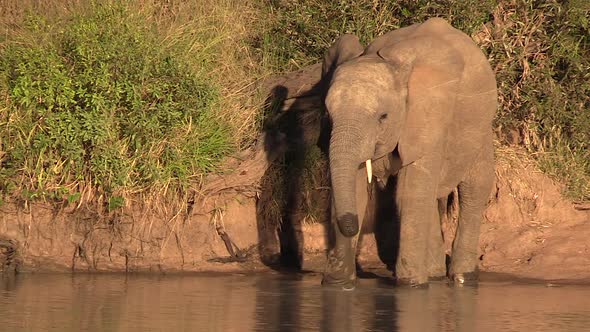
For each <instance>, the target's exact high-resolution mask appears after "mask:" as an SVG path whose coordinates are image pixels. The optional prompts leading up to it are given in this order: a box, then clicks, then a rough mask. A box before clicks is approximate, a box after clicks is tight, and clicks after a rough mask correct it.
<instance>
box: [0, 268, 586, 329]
mask: <svg viewBox="0 0 590 332" xmlns="http://www.w3.org/2000/svg"><path fill="white" fill-rule="evenodd" d="M320 279H321V276H320V275H317V274H308V275H293V274H291V275H278V274H277V275H269V274H258V275H240V274H230V275H228V274H196V275H164V276H148V275H127V276H126V275H120V274H112V275H98V274H94V275H91V274H88V275H65V274H64V275H55V274H47V275H43V274H34V275H33V274H32V275H19V276H17V277H16V278H9V279H8V278H3V279H2V278H0V331H167V332H173V331H240V332H241V331H590V286H575V285H568V286H559V287H548V286H547V285H544V284H527V283H523V282H514V281H493V282H486V281H484V282H481V283H480V285H479V286H478V287H449V286H448V285H447V284H446V283H444V282H437V283H433V284H431V286H430V287H429V288H428V289H408V288H394V287H392V286H391V285H388V284H387V283H386V282H383V281H382V280H380V279H362V280H361V281H360V284H359V286H358V288H357V289H356V290H354V291H349V292H344V291H337V290H333V289H326V288H322V287H321V286H320V285H319V282H320Z"/></svg>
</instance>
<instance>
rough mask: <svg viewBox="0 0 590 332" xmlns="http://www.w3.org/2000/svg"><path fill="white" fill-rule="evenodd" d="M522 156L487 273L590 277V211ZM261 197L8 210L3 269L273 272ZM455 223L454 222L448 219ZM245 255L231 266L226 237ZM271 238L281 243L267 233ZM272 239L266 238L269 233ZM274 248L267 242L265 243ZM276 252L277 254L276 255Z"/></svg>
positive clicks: (501, 201)
mask: <svg viewBox="0 0 590 332" xmlns="http://www.w3.org/2000/svg"><path fill="white" fill-rule="evenodd" d="M517 151H518V150H515V149H508V148H502V150H501V151H499V153H503V154H505V155H507V154H510V155H511V156H512V157H511V158H500V160H499V161H498V165H497V167H496V175H497V184H496V190H495V192H494V193H493V196H492V199H491V202H490V206H489V208H488V209H487V211H486V213H485V220H484V223H483V225H482V230H481V240H480V253H481V261H480V269H481V270H482V271H489V272H499V273H509V274H515V275H518V276H521V277H530V278H539V279H550V280H554V279H586V278H590V244H589V242H588V238H590V210H585V209H584V207H583V206H581V205H580V206H576V205H574V204H572V203H571V202H568V201H567V200H565V199H564V198H563V197H562V196H561V195H560V193H559V190H560V185H559V184H556V183H554V182H553V181H552V180H551V179H549V178H548V177H547V176H545V175H544V174H542V173H541V172H539V171H538V170H536V169H535V167H534V166H533V164H532V163H530V162H528V161H527V160H526V157H525V156H524V154H522V153H518V152H517ZM256 200H257V199H256V196H253V195H250V194H247V193H246V194H231V195H230V194H224V195H221V196H218V197H217V198H216V199H215V200H207V201H203V202H199V204H200V206H198V207H196V206H195V207H194V208H193V209H192V211H191V212H190V213H189V214H187V213H186V210H185V211H182V210H179V211H168V212H165V211H160V213H156V212H154V211H152V212H150V213H149V214H146V213H142V212H141V211H142V210H144V209H145V207H144V208H143V209H142V208H140V206H139V204H138V205H137V206H136V205H133V206H130V207H128V208H125V209H124V210H123V211H122V212H120V213H116V214H112V215H106V216H105V215H102V216H101V215H98V214H96V213H94V212H91V211H90V210H86V209H74V208H64V209H59V210H58V209H56V208H54V207H51V206H50V205H48V204H33V205H30V206H22V205H19V204H17V203H14V202H13V203H8V204H4V205H3V206H2V208H1V217H0V254H1V256H2V260H1V262H0V263H2V264H0V266H2V268H3V270H8V269H9V268H10V267H15V266H17V265H18V269H19V270H21V271H133V272H137V271H154V272H175V271H253V270H265V269H269V267H268V266H266V265H265V264H264V263H263V262H262V259H261V252H263V251H264V250H266V251H268V250H271V251H272V250H273V248H270V249H269V248H263V247H262V246H260V245H259V238H260V237H261V236H267V237H268V236H269V235H268V234H269V230H265V229H264V227H265V226H266V225H262V224H261V223H260V219H259V218H258V217H257V211H256ZM451 222H452V220H451ZM365 231H366V232H367V233H366V234H364V236H363V246H362V248H361V249H360V253H359V261H360V262H361V265H366V266H372V267H375V266H377V267H378V266H382V267H384V264H383V263H382V262H381V260H380V259H379V257H378V255H377V250H376V245H375V241H374V238H373V235H372V234H371V233H370V232H371V230H370V229H369V230H365ZM223 232H225V233H226V234H228V235H229V238H230V239H231V241H233V242H234V244H235V245H236V246H237V249H235V250H236V252H237V250H240V258H239V259H236V261H235V262H231V261H232V260H231V259H230V255H229V253H228V249H227V247H226V245H225V242H224V241H223V239H222V237H221V236H220V235H219V233H223ZM270 233H271V234H274V235H273V236H276V237H277V238H276V241H277V242H278V241H279V239H278V235H277V233H276V232H274V231H272V230H271V231H270ZM296 233H297V234H300V236H299V237H298V241H299V246H300V248H301V253H302V256H303V257H302V259H303V268H304V269H306V270H311V271H321V269H322V265H323V257H324V252H325V248H326V241H325V229H324V225H323V224H322V223H315V224H313V223H303V224H302V225H301V226H300V227H299V229H297V230H296ZM265 234H266V235H265ZM267 242H268V241H267ZM274 249H275V250H278V247H275V248H274Z"/></svg>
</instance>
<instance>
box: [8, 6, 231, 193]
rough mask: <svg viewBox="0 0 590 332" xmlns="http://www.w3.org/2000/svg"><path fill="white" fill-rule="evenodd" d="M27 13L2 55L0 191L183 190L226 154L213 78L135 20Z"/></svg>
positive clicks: (107, 10) (105, 9) (91, 13)
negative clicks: (50, 18) (55, 17)
mask: <svg viewBox="0 0 590 332" xmlns="http://www.w3.org/2000/svg"><path fill="white" fill-rule="evenodd" d="M100 3H101V4H92V5H91V6H89V7H88V8H87V9H86V10H78V11H74V12H73V13H71V14H69V15H67V16H64V15H62V16H60V17H59V19H53V20H49V19H48V18H47V17H44V16H42V15H40V14H36V13H34V12H33V13H30V14H29V15H27V16H26V19H25V21H24V22H23V27H22V28H21V29H20V30H19V31H18V33H15V34H14V35H13V36H11V37H12V38H10V39H8V40H6V41H5V42H4V44H3V45H2V46H3V47H2V49H1V54H0V56H1V62H0V77H1V80H2V83H1V85H0V88H1V93H2V94H3V97H4V98H3V99H4V100H5V101H3V104H4V105H2V108H3V111H2V115H0V127H1V130H0V137H1V141H0V150H1V151H3V152H1V153H0V158H1V159H0V162H1V166H0V188H1V189H2V190H3V191H4V192H5V193H7V192H12V191H14V190H21V191H22V190H23V189H25V188H26V189H27V190H28V191H32V192H40V193H43V194H46V193H50V192H56V191H58V190H59V189H60V188H68V190H67V191H71V192H76V191H80V190H82V189H84V188H83V187H85V186H90V187H92V188H94V189H95V190H97V191H98V193H99V194H100V193H107V194H110V193H114V192H116V191H123V192H126V193H132V192H144V191H146V190H148V189H151V190H168V189H170V190H175V189H183V188H186V187H187V186H188V185H189V183H190V181H189V180H191V179H193V178H195V177H197V176H199V175H201V174H203V173H204V172H207V171H210V170H211V169H212V167H214V165H215V164H216V163H217V162H218V161H219V160H220V158H221V157H222V156H224V155H225V154H226V153H227V152H228V151H229V150H230V149H231V144H230V142H231V139H230V134H229V130H228V126H227V125H226V124H224V121H222V120H221V119H220V118H219V116H218V115H217V113H216V109H215V105H216V103H218V100H219V87H218V86H217V85H216V84H215V83H213V82H212V80H211V78H210V77H209V76H208V75H207V74H206V73H207V71H206V70H205V69H207V68H206V67H207V66H209V65H210V64H208V63H207V62H206V61H203V62H202V63H200V64H199V66H194V64H193V63H190V62H189V61H188V60H187V58H186V57H185V56H184V54H185V53H186V52H187V47H189V46H191V45H184V44H182V43H164V40H163V36H160V34H159V32H158V30H157V29H156V27H155V25H154V23H153V22H151V20H150V19H149V17H148V16H146V15H145V14H144V13H143V12H141V11H135V10H132V8H130V7H128V6H126V5H123V4H121V3H119V2H112V3H111V2H100Z"/></svg>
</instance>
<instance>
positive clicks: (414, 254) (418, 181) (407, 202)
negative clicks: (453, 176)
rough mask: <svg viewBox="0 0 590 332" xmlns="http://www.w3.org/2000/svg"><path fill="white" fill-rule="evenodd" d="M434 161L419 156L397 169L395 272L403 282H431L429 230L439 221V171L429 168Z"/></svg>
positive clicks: (417, 284) (420, 283)
mask: <svg viewBox="0 0 590 332" xmlns="http://www.w3.org/2000/svg"><path fill="white" fill-rule="evenodd" d="M433 164H434V161H432V160H427V159H426V158H424V159H420V160H418V161H416V162H414V163H412V164H410V165H408V166H406V167H404V168H402V169H401V170H400V172H399V173H398V182H397V188H396V203H397V204H396V205H397V209H398V215H399V222H400V237H399V253H398V257H397V262H396V266H395V274H396V278H397V280H398V282H400V283H402V284H405V283H409V284H410V285H412V286H420V285H424V284H426V283H427V282H428V273H429V271H428V261H429V260H428V254H429V240H430V239H431V235H430V231H431V229H433V228H434V227H433V226H432V225H433V224H434V223H435V222H438V206H437V200H436V187H437V186H436V183H438V182H437V181H438V177H437V175H438V174H437V173H438V172H432V171H430V170H431V169H433V168H432V165H433ZM439 228H440V227H439ZM436 242H438V240H437V241H436Z"/></svg>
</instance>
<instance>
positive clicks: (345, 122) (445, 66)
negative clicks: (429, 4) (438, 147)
mask: <svg viewBox="0 0 590 332" xmlns="http://www.w3.org/2000/svg"><path fill="white" fill-rule="evenodd" d="M384 37H386V38H384V39H383V40H385V41H386V42H383V40H380V39H379V38H378V39H377V40H375V41H374V42H373V43H372V44H371V45H370V46H369V47H368V48H367V49H366V50H363V47H362V45H361V44H360V43H359V41H358V39H357V38H356V37H354V36H351V35H345V36H343V37H341V39H339V40H338V41H337V42H336V43H335V44H334V45H333V46H332V47H331V48H330V49H329V51H328V52H327V54H326V56H325V58H324V63H323V74H324V79H326V80H328V81H329V83H328V90H327V94H326V98H325V105H326V108H327V110H328V114H329V116H330V119H331V121H332V135H331V139H330V172H331V179H332V188H333V198H334V204H335V213H336V220H337V223H338V227H339V229H340V231H341V233H342V234H343V235H345V236H348V237H352V236H354V235H356V234H357V233H358V231H359V226H358V225H359V222H358V218H359V216H358V215H357V212H356V211H355V207H356V203H355V174H356V173H357V171H358V170H359V168H361V167H364V166H365V165H366V167H367V172H368V180H369V182H370V181H371V160H376V159H379V158H382V157H384V156H385V155H387V154H389V153H392V152H394V151H395V152H396V153H397V154H398V155H399V156H398V157H399V158H400V159H401V163H402V166H404V165H408V164H410V163H412V162H414V161H416V160H417V159H419V158H420V157H421V156H422V155H423V154H424V151H425V150H427V149H428V147H429V146H432V145H433V144H436V142H435V139H433V138H434V137H437V135H436V133H431V131H432V130H434V131H436V130H438V129H437V128H440V130H442V129H443V128H445V127H446V126H445V125H444V124H443V123H439V122H445V121H449V119H450V118H452V117H449V116H448V114H446V115H445V114H443V113H444V112H442V111H441V110H444V109H445V108H444V107H439V106H440V105H441V104H445V103H448V102H449V101H448V99H449V98H450V96H453V95H454V94H453V93H452V91H449V90H453V89H455V88H456V82H457V81H458V79H457V78H458V77H459V76H460V72H461V70H462V63H461V61H454V60H452V59H461V57H460V56H456V57H453V56H452V55H450V56H449V55H448V54H447V55H445V56H441V54H439V53H436V52H432V50H431V49H432V48H437V47H436V46H437V45H434V44H436V43H437V40H432V39H429V38H423V40H421V39H420V38H412V39H411V40H399V41H397V40H392V39H391V38H387V36H384ZM393 42H395V43H393ZM438 42H440V41H438ZM388 43H390V44H388ZM440 49H444V50H446V52H452V50H448V48H444V47H441V48H440ZM440 59H451V60H447V61H445V62H444V63H441V61H440ZM434 105H436V107H433V106H434ZM428 123H436V124H437V125H436V126H431V125H429V124H428Z"/></svg>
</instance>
